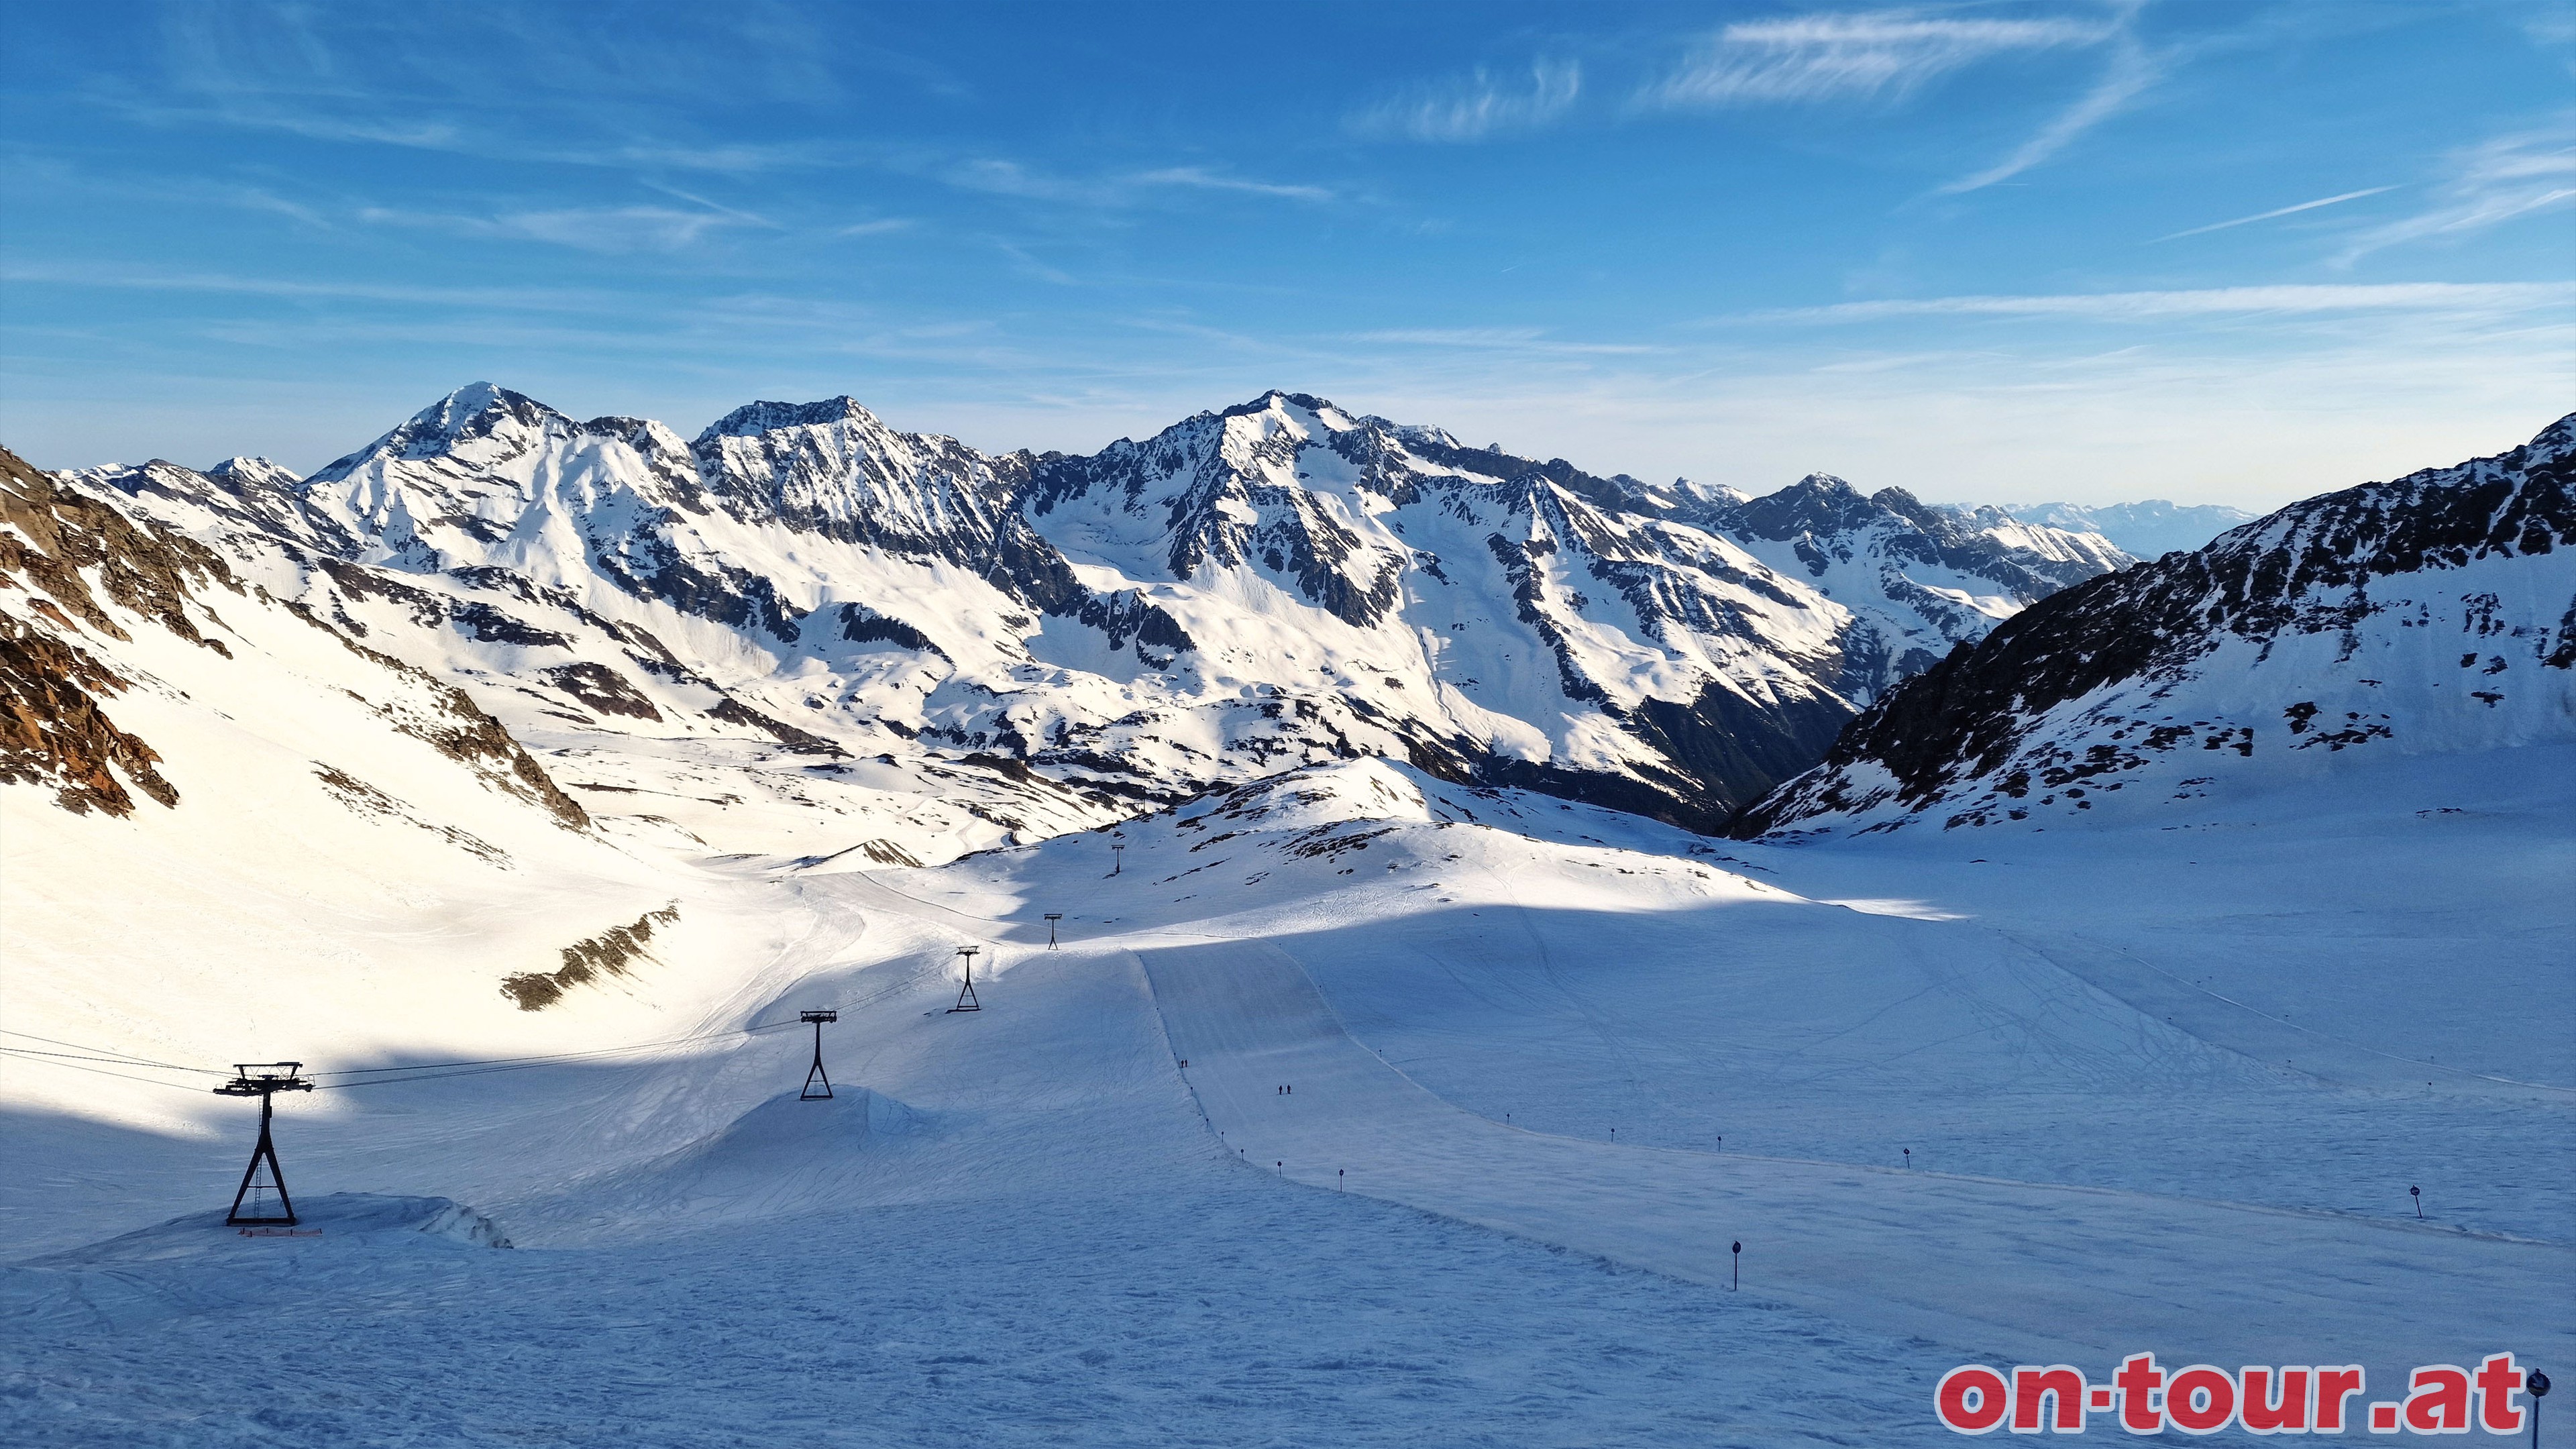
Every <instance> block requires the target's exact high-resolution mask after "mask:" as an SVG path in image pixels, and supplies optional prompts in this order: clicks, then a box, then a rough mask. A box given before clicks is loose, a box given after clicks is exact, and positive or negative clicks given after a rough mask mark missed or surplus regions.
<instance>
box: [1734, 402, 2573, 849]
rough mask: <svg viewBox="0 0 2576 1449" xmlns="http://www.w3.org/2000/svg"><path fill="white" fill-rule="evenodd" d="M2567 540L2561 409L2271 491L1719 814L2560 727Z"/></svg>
mask: <svg viewBox="0 0 2576 1449" xmlns="http://www.w3.org/2000/svg"><path fill="white" fill-rule="evenodd" d="M2571 538H2576V416H2570V417H2566V418H2562V419H2560V420H2559V421H2558V422H2556V423H2554V424H2552V425H2551V426H2550V427H2549V428H2548V429H2546V430H2545V431H2543V432H2542V433H2541V434H2540V435H2539V436H2538V437H2536V438H2534V439H2532V440H2531V442H2529V443H2527V444H2525V445H2524V446H2522V447H2519V448H2516V449H2514V450H2513V451H2511V452H2509V453H2504V454H2500V455H2498V456H2496V457H2492V458H2479V459H2475V460H2472V461H2470V462H2466V463H2462V464H2459V465H2458V466H2456V467H2450V468H2436V469H2428V470H2426V471H2424V472H2420V473H2414V474H2410V475H2408V476H2406V477H2404V478H2400V479H2397V480H2395V481H2394V482H2388V483H2371V484H2365V485H2363V486H2361V487H2358V488H2349V489H2345V490H2344V491H2342V492H2339V493H2329V494H2325V495H2323V496H2321V497H2317V498H2311V499H2308V500H2306V501H2305V502H2302V503H2296V504H2292V505H2291V506H2289V507H2287V508H2284V509H2282V510H2281V511H2279V512H2278V513H2274V514H2272V515H2270V516H2268V517H2266V518H2262V519H2259V520H2257V521H2255V522H2252V523H2248V524H2245V525H2243V526H2241V527H2238V528H2236V529H2233V530H2231V531H2229V532H2228V533H2226V534H2224V535H2222V536H2221V537H2220V538H2219V539H2218V540H2217V541H2216V542H2214V543H2212V544H2210V545H2209V546H2208V547H2206V548H2203V549H2200V550H2198V551H2196V552H2192V553H2184V554H2173V555H2168V556H2166V557H2165V558H2163V559H2160V560H2157V561H2155V562H2152V563H2143V564H2139V565H2137V566H2135V567H2132V568H2129V569H2126V570H2123V571H2121V572H2120V573H2117V574H2114V575H2110V576H2108V577H2103V578H2098V579H2095V580H2092V581H2090V582H2088V583H2085V584H2082V585H2079V586H2077V587H2075V588H2071V589H2067V590H2065V591H2064V592H2061V593H2058V594H2055V595H2053V596H2051V597H2050V598H2048V599H2047V600H2045V601H2043V602H2042V603H2040V604H2039V605H2037V606H2035V607H2033V608H2031V609H2029V610H2027V611H2025V612H2024V613H2022V614H2020V615H2018V616H2016V617H2015V618H2013V619H2012V620H2010V621H2008V622H2007V623H2005V624H2003V625H2002V626H2000V627H1998V628H1996V629H1994V630H1993V631H1991V632H1990V633H1988V634H1987V635H1986V636H1985V637H1984V638H1983V639H1982V640H1980V641H1979V642H1977V643H1976V644H1974V645H1973V646H1971V647H1968V648H1964V649H1961V650H1959V651H1957V652H1955V653H1953V654H1952V655H1951V656H1950V657H1948V658H1946V659H1944V660H1942V661H1941V662H1940V663H1939V664H1937V665H1935V666H1933V667H1932V668H1931V669H1930V670H1929V671H1927V672H1925V673H1924V674H1922V675H1920V676H1919V677H1917V678H1915V679H1913V680H1911V681H1908V682H1907V683H1906V684H1904V685H1903V686H1901V687H1899V688H1898V689H1896V690H1894V691H1893V692H1891V693H1889V694H1888V695H1886V696H1885V697H1883V698H1882V699H1880V700H1879V701H1878V703H1877V704H1875V705H1874V706H1872V707H1871V709H1870V710H1869V712H1868V713H1866V714H1865V715H1863V716H1862V717H1861V718H1860V719H1859V720H1858V721H1856V722H1855V723H1854V724H1853V725H1852V727H1851V728H1850V729H1848V730H1846V731H1845V732H1844V733H1843V735H1842V737H1841V739H1839V740H1838V741H1836V743H1835V744H1834V747H1833V749H1832V751H1831V752H1830V753H1829V754H1828V755H1827V756H1826V759H1825V761H1824V763H1823V764H1821V765H1819V766H1818V767H1817V768H1816V769H1814V770H1812V771H1810V772H1808V773H1807V774H1805V775H1803V776H1801V777H1799V778H1798V779H1797V780H1794V781H1792V782H1790V783H1789V784H1788V785H1786V786H1783V787H1782V788H1781V789H1780V790H1779V791H1778V792H1777V793H1775V794H1774V795H1772V796H1771V797H1770V798H1768V799H1766V800H1765V801H1763V802H1762V803H1761V804H1760V805H1758V806H1756V807H1755V808H1753V809H1752V810H1749V811H1747V812H1746V813H1745V815H1744V816H1743V817H1742V818H1741V819H1739V821H1738V822H1737V825H1736V831H1737V833H1739V834H1742V835H1747V836H1751V835H1759V834H1762V833H1764V832H1776V831H1782V830H1792V829H1798V830H1814V829H1829V830H1860V831H1880V830H1893V829H1897V828H1900V827H1902V826H1905V825H1908V824H1912V823H1915V822H1918V821H1919V822H1923V823H1927V824H1938V825H1941V826H1944V827H1960V826H1984V825H1995V824H2000V823H2005V822H2010V821H2024V820H2029V821H2044V820H2050V819H2055V818H2060V817H2063V816H2067V815H2072V814H2074V813H2076V812H2079V811H2089V810H2092V809H2093V808H2094V807H2095V806H2096V805H2097V804H2104V805H2117V806H2128V807H2130V808H2140V807H2137V806H2135V805H2134V804H2133V802H2136V801H2138V800H2140V799H2142V798H2143V799H2145V800H2147V801H2150V802H2165V803H2172V802H2187V801H2190V800H2194V799H2198V798H2200V797H2201V796H2203V795H2204V794H2206V793H2208V792H2209V791H2211V790H2213V789H2216V790H2227V789H2231V788H2234V787H2235V786H2236V785H2237V784H2239V783H2241V781H2242V780H2243V779H2244V778H2245V777H2250V776H2258V775H2267V774H2271V775H2277V774H2280V773H2283V772H2285V771H2286V772H2290V773H2293V774H2296V773H2300V772H2308V771H2313V770H2314V769H2316V768H2319V767H2321V766H2322V762H2323V761H2325V760H2327V759H2330V758H2331V757H2332V756H2334V755H2336V754H2338V753H2340V752H2343V751H2346V750H2353V751H2362V752H2369V753H2373V754H2379V753H2391V752H2393V753H2399V754H2444V753H2463V752H2473V751H2480V750H2489V749H2499V748H2505V747H2511V746H2520V745H2533V744H2549V743H2557V742H2563V741H2566V740H2568V739H2569V738H2570V737H2571V735H2576V552H2571V551H2570V550H2569V548H2568V544H2569V543H2570V541H2571ZM2124 791H2125V792H2127V793H2126V795H2125V796H2123V795H2121V794H2119V793H2118V792H2124Z"/></svg>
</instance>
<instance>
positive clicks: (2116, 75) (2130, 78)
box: [1940, 32, 2164, 196]
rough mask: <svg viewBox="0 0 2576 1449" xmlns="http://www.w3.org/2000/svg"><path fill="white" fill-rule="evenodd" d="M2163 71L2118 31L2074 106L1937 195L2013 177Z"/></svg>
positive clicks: (2115, 110) (2123, 104)
mask: <svg viewBox="0 0 2576 1449" xmlns="http://www.w3.org/2000/svg"><path fill="white" fill-rule="evenodd" d="M2163 73H2164V66H2163V63H2162V62H2161V61H2159V60H2158V59H2157V58H2156V57H2154V56H2152V55H2150V54H2148V53H2147V51H2146V50H2145V49H2144V48H2143V47H2141V46H2140V45H2139V44H2138V43H2137V42H2136V41H2135V40H2134V39H2132V38H2131V37H2129V36H2128V35H2127V34H2126V33H2125V32H2123V33H2121V34H2120V35H2119V36H2118V37H2117V39H2116V41H2115V43H2114V48H2113V50H2112V52H2111V65H2110V68H2109V69H2107V70H2105V71H2104V72H2103V73H2102V77H2101V79H2099V80H2097V81H2095V82H2094V83H2093V88H2092V89H2091V90H2089V91H2086V92H2085V93H2084V94H2083V96H2082V97H2081V98H2079V99H2078V100H2077V101H2076V102H2075V104H2073V105H2071V106H2069V107H2067V108H2066V109H2065V110H2063V111H2060V112H2058V114H2057V115H2056V116H2055V117H2053V118H2051V119H2050V121H2049V122H2048V124H2046V125H2044V126H2042V127H2040V128H2039V130H2038V131H2037V132H2035V133H2034V134H2033V135H2032V136H2031V138H2030V139H2029V140H2027V141H2024V142H2022V143H2021V144H2020V145H2019V146H2016V147H2014V148H2013V150H2012V154H2011V155H2009V156H2006V157H2005V158H2004V159H2002V160H2001V161H1998V162H1996V163H1995V164H1994V165H1992V166H1988V167H1986V168H1985V169H1983V170H1981V171H1976V172H1972V173H1970V174H1969V175H1966V176H1962V177H1960V178H1959V179H1958V180H1956V181H1953V182H1951V183H1949V184H1948V185H1946V186H1943V187H1942V188H1940V194H1941V195H1944V196H1957V195H1961V194H1963V193H1965V192H1970V191H1982V190H1984V189H1985V188H1986V187H1989V186H1992V185H1994V184H1995V183H1996V182H1998V181H2005V180H2009V179H2010V178H2012V177H2015V176H2019V175H2020V174H2021V173H2023V172H2025V171H2028V170H2029V169H2030V168H2032V167H2033V166H2037V165H2039V164H2040V163H2041V162H2043V161H2046V160H2048V159H2049V158H2051V157H2053V156H2055V155H2056V154H2057V153H2058V152H2060V151H2063V150H2065V149H2066V148H2067V147H2068V146H2070V145H2072V144H2074V142H2075V139H2076V138H2077V137H2079V136H2082V135H2083V134H2084V133H2085V132H2087V131H2090V130H2092V129H2093V128H2094V127H2095V126H2098V125H2100V124H2102V123H2103V122H2104V121H2107V120H2109V119H2110V118H2111V117H2113V116H2115V115H2117V114H2119V113H2120V112H2121V111H2123V110H2126V109H2128V106H2129V103H2130V102H2132V101H2134V100H2136V99H2137V98H2138V97H2139V96H2141V95H2144V94H2146V91H2147V88H2148V87H2150V86H2152V85H2154V84H2155V83H2156V82H2157V81H2158V80H2159V79H2161V78H2162V77H2163Z"/></svg>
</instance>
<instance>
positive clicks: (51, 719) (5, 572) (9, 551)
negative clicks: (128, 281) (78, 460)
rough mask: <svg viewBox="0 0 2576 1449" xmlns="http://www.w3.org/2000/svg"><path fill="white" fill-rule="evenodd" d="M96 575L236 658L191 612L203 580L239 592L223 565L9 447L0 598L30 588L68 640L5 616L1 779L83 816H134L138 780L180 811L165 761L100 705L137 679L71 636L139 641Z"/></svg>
mask: <svg viewBox="0 0 2576 1449" xmlns="http://www.w3.org/2000/svg"><path fill="white" fill-rule="evenodd" d="M87 570H95V571H96V574H97V578H98V582H99V586H100V587H101V588H102V589H104V590H105V591H106V593H107V596H108V598H109V599H110V600H111V601H113V602H114V603H116V604H117V605H118V606H119V607H121V608H124V609H127V610H129V611H131V612H133V613H135V614H140V615H142V616H143V617H145V618H148V619H151V620H153V621H154V622H156V623H158V624H160V625H162V626H163V627H164V628H167V629H168V630H169V631H170V632H171V633H173V634H176V635H178V636H179V637H180V638H183V639H187V640H191V641H193V642H195V643H198V644H202V645H204V646H206V647H207V648H209V649H212V650H214V651H216V652H217V653H219V654H223V655H225V656H226V657H230V655H231V651H230V650H228V649H226V648H225V647H224V644H223V641H221V640H219V639H212V638H209V637H207V636H206V635H205V634H204V633H203V632H201V631H200V630H199V629H198V628H197V625H196V621H194V620H192V619H190V618H189V617H188V614H187V610H186V609H185V608H184V607H182V605H183V603H184V602H185V601H188V600H191V599H193V598H194V597H195V596H194V594H193V593H191V591H190V587H189V586H190V584H191V583H192V582H193V583H196V584H201V585H202V584H204V583H206V582H208V581H213V582H216V583H220V584H222V585H224V586H225V587H227V588H230V589H233V590H235V591H236V592H238V591H239V589H240V587H241V586H240V585H239V584H238V583H237V582H235V581H234V579H233V576H232V572H231V570H229V569H227V568H226V567H224V564H223V562H222V561H221V560H219V559H217V558H216V557H215V556H214V555H213V554H212V553H211V552H209V551H208V550H207V549H206V548H205V547H203V546H202V545H200V544H198V543H197V542H195V541H194V540H192V539H187V538H181V537H178V536H176V535H174V534H168V533H163V532H160V531H158V530H148V529H142V528H137V527H136V526H134V525H133V524H132V523H130V522H128V521H127V520H126V518H125V517H124V515H122V514H120V513H118V512H117V511H116V510H115V509H113V508H109V507H107V506H106V505H105V504H102V503H98V502H95V501H93V500H90V499H87V498H83V497H81V496H79V495H78V494H74V493H68V492H65V491H63V490H60V489H58V488H56V487H55V486H54V485H53V483H52V481H51V480H49V479H47V478H46V477H45V476H44V475H43V474H41V473H39V472H37V471H36V470H35V469H33V468H30V467H29V466H27V464H26V462H25V461H24V460H23V459H21V458H20V457H19V456H18V455H17V454H15V453H12V452H10V451H9V450H8V449H6V448H0V589H11V590H25V591H27V592H28V593H29V594H31V595H32V596H33V597H31V598H30V599H28V601H27V606H28V607H27V612H28V613H30V614H33V615H35V616H36V617H37V618H39V619H42V620H44V621H46V623H47V624H48V625H50V626H51V627H52V629H53V630H55V631H58V632H45V631H43V630H39V629H38V628H37V627H36V626H35V625H34V624H31V623H29V622H27V621H26V620H23V619H21V618H19V617H17V616H16V615H14V614H9V613H0V781H6V782H8V783H11V784H35V785H45V784H50V785H52V786H54V787H55V799H56V800H57V801H59V802H60V803H61V805H62V807H63V808H64V809H66V810H69V811H71V812H73V813H74V814H81V815H85V814H87V813H89V812H90V811H91V810H94V809H95V810H100V811H104V812H105V813H107V814H110V815H127V814H131V813H133V810H134V796H133V795H132V794H131V793H129V792H128V790H127V788H126V786H127V785H128V784H129V783H130V784H131V785H132V786H133V787H134V788H135V789H137V790H140V791H142V792H143V793H144V794H145V795H148V796H150V797H151V798H152V799H154V800H156V801H158V802H159V803H161V804H162V805H165V806H175V805H177V804H178V803H179V792H178V791H177V790H176V789H175V788H173V787H172V786H171V784H170V782H169V781H168V780H166V779H163V778H162V776H161V773H160V771H158V770H156V769H154V768H153V766H155V765H156V764H158V763H159V762H160V759H161V757H160V755H159V754H157V753H155V752H154V750H153V749H152V747H151V746H150V745H147V744H145V743H144V742H143V741H142V740H140V739H138V738H136V737H135V736H133V735H131V734H128V733H127V732H125V731H124V730H122V729H119V728H118V727H117V725H116V722H115V721H114V720H112V719H110V718H108V716H107V713H106V711H105V710H103V709H101V708H100V707H99V701H100V699H101V698H103V697H107V696H112V695H117V694H122V693H124V692H125V689H126V682H125V681H124V680H122V679H119V678H118V677H117V676H116V675H115V674H113V673H112V672H110V671H109V670H108V669H107V667H106V666H105V665H102V664H101V663H99V662H98V660H97V659H95V658H93V657H92V656H91V655H90V653H89V651H87V650H85V649H83V648H81V647H80V646H79V645H78V644H75V643H73V642H71V641H70V640H69V639H67V638H64V637H60V635H68V634H71V633H74V632H75V631H76V630H77V629H78V628H79V627H80V626H82V625H86V626H87V627H89V628H91V629H93V630H96V631H97V632H98V633H101V634H104V635H106V636H108V637H109V638H112V639H124V638H127V637H130V636H128V635H127V634H126V632H125V630H124V629H123V628H122V627H120V626H119V625H118V624H117V623H116V621H115V620H114V619H113V618H111V617H109V615H108V613H107V611H106V610H105V609H104V608H102V607H100V605H99V602H98V599H97V597H96V596H95V595H93V594H92V593H91V592H90V586H89V583H88V581H87V580H86V579H85V578H84V577H83V573H84V571H87ZM200 607H201V608H202V607H203V606H202V605H200ZM111 766H112V767H113V768H111ZM120 777H122V778H120Z"/></svg>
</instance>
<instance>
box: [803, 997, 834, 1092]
mask: <svg viewBox="0 0 2576 1449" xmlns="http://www.w3.org/2000/svg"><path fill="white" fill-rule="evenodd" d="M796 1019H797V1020H798V1021H806V1022H812V1023H813V1025H814V1069H813V1070H812V1071H809V1072H807V1073H806V1074H805V1090H804V1091H802V1092H799V1093H797V1094H796V1100H797V1101H799V1102H826V1101H830V1100H831V1097H832V1077H831V1074H830V1073H828V1072H826V1071H824V1070H823V1023H825V1022H827V1021H839V1020H840V1019H841V1013H839V1012H837V1011H800V1012H798V1013H796ZM816 1082H821V1083H822V1084H823V1090H821V1091H819V1092H818V1091H815V1090H814V1084H815V1083H816Z"/></svg>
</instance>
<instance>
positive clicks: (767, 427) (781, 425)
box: [697, 393, 893, 447]
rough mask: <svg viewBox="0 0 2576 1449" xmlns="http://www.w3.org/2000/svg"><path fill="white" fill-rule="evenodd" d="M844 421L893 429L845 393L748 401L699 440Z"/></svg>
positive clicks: (701, 443)
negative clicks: (806, 398) (799, 399)
mask: <svg viewBox="0 0 2576 1449" xmlns="http://www.w3.org/2000/svg"><path fill="white" fill-rule="evenodd" d="M844 423H849V424H855V425H857V426H858V427H860V428H865V429H869V430H873V431H885V432H892V431H893V429H891V428H888V427H886V425H885V423H884V422H882V421H881V420H879V419H878V417H877V415H876V414H874V413H872V412H869V411H868V410H867V408H866V407H865V406H863V405H861V403H860V402H859V400H858V399H857V398H854V397H851V396H849V395H848V394H846V393H844V394H842V395H841V396H839V397H831V398H825V399H823V400H821V401H820V402H808V403H786V402H755V403H747V404H745V405H743V406H741V407H738V408H735V409H734V410H733V411H732V412H729V413H727V414H725V415H724V416H723V417H721V418H718V419H716V420H715V421H714V422H712V423H709V424H708V425H707V427H706V431H704V432H702V433H700V434H698V439H697V441H698V445H699V446H700V447H704V446H706V445H707V443H708V442H709V441H711V440H713V439H717V438H756V437H759V436H760V435H762V434H764V433H774V432H778V431H781V430H782V429H787V428H828V427H835V426H838V425H840V424H844Z"/></svg>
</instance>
